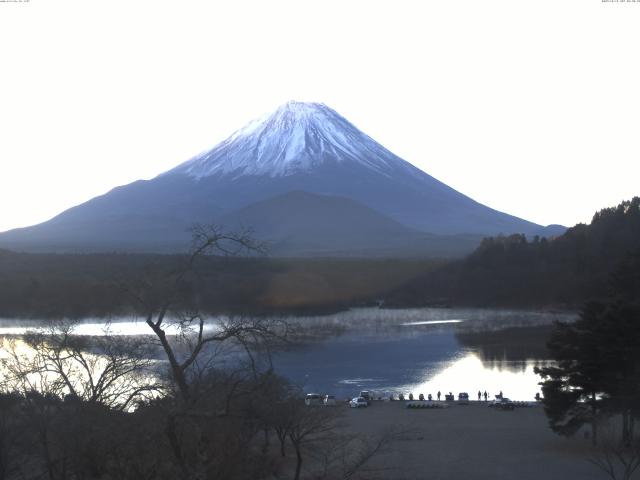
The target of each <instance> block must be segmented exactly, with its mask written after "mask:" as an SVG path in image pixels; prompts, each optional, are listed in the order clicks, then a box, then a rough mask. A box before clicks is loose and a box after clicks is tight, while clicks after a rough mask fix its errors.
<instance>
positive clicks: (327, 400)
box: [324, 395, 337, 407]
mask: <svg viewBox="0 0 640 480" xmlns="http://www.w3.org/2000/svg"><path fill="white" fill-rule="evenodd" d="M324 405H325V406H326V407H335V406H336V405H337V404H336V397H335V396H334V395H325V396H324Z"/></svg>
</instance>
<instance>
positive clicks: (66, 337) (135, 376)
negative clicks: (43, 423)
mask: <svg viewBox="0 0 640 480" xmlns="http://www.w3.org/2000/svg"><path fill="white" fill-rule="evenodd" d="M74 330H75V324H73V323H69V322H51V323H50V324H49V325H48V326H47V328H46V329H43V330H34V331H31V332H28V333H26V334H25V335H24V337H23V340H22V342H24V346H25V347H27V348H17V346H16V342H15V340H14V341H13V342H8V343H6V344H5V351H6V352H7V354H6V357H5V358H4V359H3V360H2V362H1V364H2V367H3V370H4V372H5V382H8V383H9V384H10V385H8V386H10V387H11V390H13V391H22V392H28V391H38V392H41V393H44V394H52V395H55V396H58V397H62V396H65V395H72V396H74V397H77V398H79V399H82V400H85V401H88V402H95V403H100V404H102V405H105V406H107V407H109V408H114V409H118V410H127V409H129V408H131V407H132V406H133V405H134V404H135V403H136V402H139V401H142V400H146V399H149V398H152V397H153V396H155V395H158V394H159V393H161V392H162V391H163V389H164V386H163V385H162V384H160V383H159V382H158V381H157V380H155V377H154V375H153V371H152V367H153V366H154V362H153V360H152V352H151V351H150V349H149V346H148V343H147V342H146V341H145V340H143V339H141V338H139V337H129V336H115V335H111V334H110V330H109V327H106V328H105V329H104V330H103V332H102V335H99V336H95V337H88V336H81V335H76V334H75V332H74Z"/></svg>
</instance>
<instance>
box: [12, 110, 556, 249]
mask: <svg viewBox="0 0 640 480" xmlns="http://www.w3.org/2000/svg"><path fill="white" fill-rule="evenodd" d="M197 222H199V223H216V224H219V225H223V226H225V227H227V228H237V227H240V226H242V227H249V228H253V229H254V231H255V234H256V236H258V237H260V238H261V239H263V240H266V241H268V242H269V243H270V244H271V246H272V252H273V253H274V254H278V255H365V256H366V255H396V254H406V255H435V256H452V255H458V254H462V253H464V252H466V251H470V250H471V249H472V248H473V247H474V246H475V245H476V244H477V242H478V241H479V239H480V238H481V237H482V236H486V235H495V234H500V233H502V234H511V233H524V234H527V235H541V236H548V235H555V234H559V233H562V231H563V230H564V229H563V227H560V226H549V227H542V226H540V225H537V224H535V223H532V222H528V221H526V220H523V219H520V218H517V217H515V216H512V215H508V214H506V213H502V212H499V211H497V210H494V209H491V208H489V207H487V206H484V205H482V204H480V203H478V202H476V201H474V200H472V199H471V198H469V197H467V196H465V195H463V194H462V193H460V192H457V191H456V190H454V189H452V188H450V187H448V186H447V185H445V184H444V183H442V182H440V181H438V180H436V179H435V178H433V177H431V176H430V175H428V174H427V173H425V172H423V171H422V170H420V169H418V168H416V167H414V166H413V165H412V164H410V163H409V162H407V161H405V160H403V159H401V158H400V157H398V156H396V155H394V154H393V153H391V152H390V151H389V150H387V149H386V148H384V147H383V146H382V145H380V144H379V143H377V142H376V141H374V140H373V139H372V138H370V137H369V136H367V135H365V134H364V133H362V132H361V131H360V130H358V129H357V128H356V127H355V126H354V125H352V124H351V123H350V122H348V121H347V120H346V119H345V118H343V117H342V116H340V115H339V114H338V113H336V112H335V111H334V110H332V109H331V108H329V107H327V106H326V105H324V104H317V103H303V102H289V103H287V104H285V105H282V106H281V107H279V108H278V109H277V110H276V111H275V112H273V113H271V114H269V115H267V116H265V117H263V118H260V119H258V120H255V121H253V122H251V123H249V124H248V125H247V126H245V127H244V128H242V129H240V130H238V131H237V132H235V133H234V134H233V135H231V136H230V137H229V138H227V139H226V140H224V141H223V142H222V143H220V144H218V145H217V146H216V147H214V148H213V149H211V150H209V151H207V152H204V153H202V154H200V155H197V156H196V157H194V158H192V159H191V160H188V161H186V162H184V163H182V164H180V165H178V166H177V167H175V168H173V169H171V170H169V171H167V172H165V173H162V174H160V175H158V176H157V177H155V178H154V179H151V180H144V181H143V180H140V181H136V182H133V183H131V184H129V185H125V186H121V187H116V188H114V189H113V190H111V191H110V192H108V193H106V194H105V195H102V196H99V197H96V198H93V199H92V200H89V201H88V202H86V203H83V204H81V205H78V206H76V207H73V208H71V209H69V210H66V211H64V212H62V213H61V214H59V215H58V216H56V217H54V218H53V219H51V220H49V221H47V222H44V223H41V224H39V225H35V226H32V227H27V228H22V229H15V230H11V231H8V232H5V233H2V234H0V246H4V247H7V248H13V249H18V250H26V251H81V252H87V251H139V252H171V251H179V250H183V249H184V248H185V246H186V245H187V244H188V243H187V242H188V239H189V234H188V228H189V227H190V226H191V225H193V224H194V223H197Z"/></svg>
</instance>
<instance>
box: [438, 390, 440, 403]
mask: <svg viewBox="0 0 640 480" xmlns="http://www.w3.org/2000/svg"><path fill="white" fill-rule="evenodd" d="M438 401H440V390H438Z"/></svg>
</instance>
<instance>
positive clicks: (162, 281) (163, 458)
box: [0, 228, 393, 480]
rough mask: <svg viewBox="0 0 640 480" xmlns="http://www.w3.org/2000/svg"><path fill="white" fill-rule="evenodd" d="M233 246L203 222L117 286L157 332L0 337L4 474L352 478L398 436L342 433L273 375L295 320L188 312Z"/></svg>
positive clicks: (69, 327)
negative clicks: (152, 270) (143, 273)
mask: <svg viewBox="0 0 640 480" xmlns="http://www.w3.org/2000/svg"><path fill="white" fill-rule="evenodd" d="M235 247H238V248H241V249H247V250H254V249H255V248H257V247H256V246H255V245H253V244H252V243H251V242H250V241H249V240H248V239H245V238H241V237H229V236H228V235H225V234H221V233H220V232H218V231H217V230H215V229H211V228H207V229H203V230H202V231H201V232H200V234H199V235H198V236H197V237H196V246H195V247H194V251H193V252H192V254H191V255H190V256H188V257H186V258H183V259H182V262H180V263H177V264H176V266H175V268H174V269H173V270H172V271H171V272H170V273H168V274H165V275H164V276H162V277H160V276H155V277H153V279H154V280H155V281H154V282H149V281H140V280H139V279H136V281H130V282H128V283H126V284H123V285H121V288H122V290H123V291H124V292H125V293H126V294H127V295H128V296H129V297H130V301H131V303H132V304H135V305H137V309H139V311H141V312H143V313H144V317H145V318H146V324H147V326H148V327H149V333H150V335H147V336H142V337H139V338H137V337H119V336H115V335H108V332H105V333H107V335H105V336H100V337H80V336H77V335H74V330H73V324H69V323H67V322H62V323H60V322H54V323H52V324H51V325H50V327H49V329H47V330H46V331H38V332H34V333H30V334H27V335H25V336H24V337H23V338H19V339H13V340H8V341H5V342H4V343H3V345H2V347H3V348H2V355H1V357H0V358H1V361H0V364H1V366H2V369H1V371H0V378H1V379H2V381H1V383H0V387H1V391H0V480H1V479H14V478H15V479H18V478H20V479H25V478H26V479H40V478H48V479H49V480H67V479H87V480H88V479H103V480H104V479H124V480H126V479H132V480H133V479H136V480H137V479H184V480H196V479H205V478H206V479H228V480H235V479H238V480H241V479H257V478H283V477H286V478H293V479H294V480H298V479H301V478H327V479H348V478H356V477H357V473H358V471H359V470H360V469H361V468H362V467H363V466H364V465H365V464H366V463H367V462H368V461H369V459H370V458H371V457H372V456H374V455H375V454H376V453H377V452H378V451H379V450H380V448H381V447H382V446H383V445H384V444H385V443H386V442H388V441H390V439H392V438H393V436H392V435H391V436H390V435H386V436H385V437H383V438H378V439H376V438H371V437H369V438H363V437H360V436H358V435H352V434H345V433H343V432H342V431H341V430H340V424H339V415H338V412H339V411H338V410H335V409H331V408H308V407H307V406H305V405H304V403H303V400H302V395H301V394H300V392H299V391H297V390H296V389H294V388H293V387H292V386H291V385H289V384H288V382H287V381H286V380H284V379H283V378H281V377H279V376H278V375H276V373H275V372H274V371H273V368H272V367H271V362H270V354H269V352H270V351H271V350H272V349H273V348H274V347H275V346H276V345H278V344H281V343H286V342H289V341H291V340H292V338H295V334H296V332H295V331H294V330H292V328H291V326H290V325H288V324H287V323H285V322H282V321H277V320H270V319H266V318H257V319H256V318H251V319H248V318H244V317H237V316H236V317H232V318H229V319H227V320H224V321H217V322H211V321H210V320H209V319H208V318H207V316H206V314H204V313H203V312H201V311H199V310H197V309H195V308H194V303H193V301H192V300H193V298H195V297H196V296H197V295H196V294H197V292H198V291H199V290H198V282H199V280H200V278H201V277H200V274H201V270H200V269H199V264H200V261H206V258H207V257H206V255H207V254H208V253H221V252H228V251H229V249H230V248H235Z"/></svg>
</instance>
